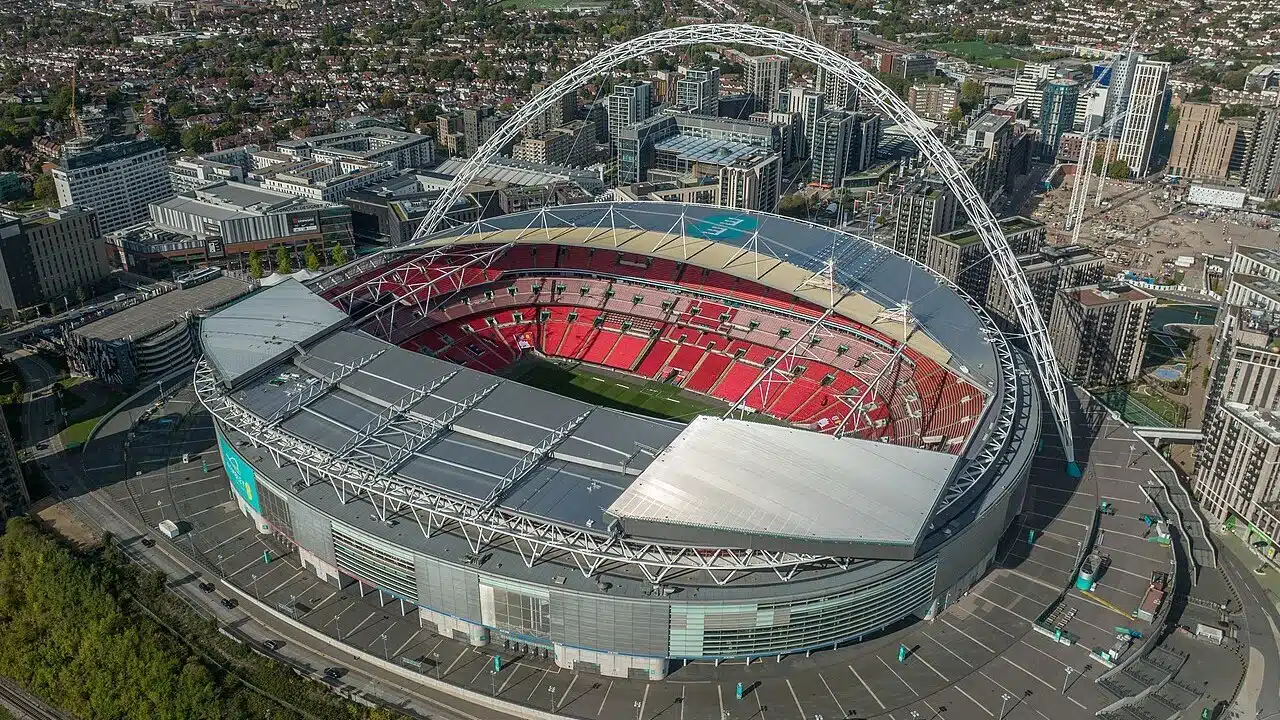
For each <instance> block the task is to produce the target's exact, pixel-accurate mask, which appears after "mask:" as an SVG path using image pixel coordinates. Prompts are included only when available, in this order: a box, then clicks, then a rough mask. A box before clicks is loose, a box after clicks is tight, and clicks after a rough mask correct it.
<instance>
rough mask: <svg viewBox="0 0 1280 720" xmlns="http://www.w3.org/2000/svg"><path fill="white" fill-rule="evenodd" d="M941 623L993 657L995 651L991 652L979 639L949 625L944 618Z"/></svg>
mask: <svg viewBox="0 0 1280 720" xmlns="http://www.w3.org/2000/svg"><path fill="white" fill-rule="evenodd" d="M942 622H943V623H944V624H946V626H947V627H949V628H951V629H952V630H955V631H956V632H958V633H960V634H961V635H963V636H965V637H967V638H969V639H970V640H972V641H974V642H975V643H977V644H978V645H979V646H980V647H981V648H982V649H984V650H986V651H987V652H989V653H991V654H992V655H994V654H995V652H996V651H995V650H992V649H991V648H990V647H989V646H988V645H987V644H986V643H984V642H982V641H981V640H979V639H977V638H975V637H974V636H972V635H970V634H969V633H967V632H965V631H964V630H961V629H960V628H958V627H956V626H955V625H952V624H951V622H950V621H948V620H947V619H946V618H945V617H944V618H942Z"/></svg>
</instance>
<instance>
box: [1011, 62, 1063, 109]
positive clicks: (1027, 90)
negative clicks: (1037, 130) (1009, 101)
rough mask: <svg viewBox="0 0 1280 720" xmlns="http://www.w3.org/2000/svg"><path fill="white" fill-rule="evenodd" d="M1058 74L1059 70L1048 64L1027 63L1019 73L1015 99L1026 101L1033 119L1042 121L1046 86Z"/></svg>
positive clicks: (1015, 85)
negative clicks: (1041, 112) (1042, 104)
mask: <svg viewBox="0 0 1280 720" xmlns="http://www.w3.org/2000/svg"><path fill="white" fill-rule="evenodd" d="M1057 74H1058V70H1057V68H1055V67H1054V66H1052V65H1050V64H1048V63H1027V64H1026V65H1023V66H1022V69H1021V70H1019V71H1018V78H1017V80H1016V81H1015V82H1014V85H1013V97H1014V98H1015V99H1021V100H1025V101H1026V103H1027V113H1028V114H1029V115H1030V116H1031V119H1033V120H1039V119H1040V105H1041V103H1043V102H1044V85H1045V83H1046V82H1048V81H1049V80H1052V79H1053V78H1054V77H1055V76H1057Z"/></svg>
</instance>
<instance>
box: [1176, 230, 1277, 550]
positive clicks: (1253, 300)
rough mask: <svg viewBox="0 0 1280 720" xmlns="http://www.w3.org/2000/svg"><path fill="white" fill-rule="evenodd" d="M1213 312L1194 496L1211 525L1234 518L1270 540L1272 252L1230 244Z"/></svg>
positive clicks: (1273, 372)
mask: <svg viewBox="0 0 1280 720" xmlns="http://www.w3.org/2000/svg"><path fill="white" fill-rule="evenodd" d="M1228 272H1229V276H1228V278H1227V291H1226V293H1225V298H1224V302H1223V305H1222V308H1221V310H1220V311H1219V312H1218V321H1217V331H1216V333H1215V336H1214V343H1213V350H1212V358H1211V366H1210V371H1209V387H1208V390H1207V392H1206V393H1205V412H1204V421H1203V423H1202V427H1203V429H1204V437H1205V439H1204V440H1203V441H1201V443H1200V446H1199V447H1198V448H1197V450H1196V470H1195V491H1196V494H1197V495H1198V496H1199V497H1200V502H1201V504H1202V505H1203V506H1204V508H1205V510H1206V511H1207V512H1208V513H1209V514H1210V515H1213V516H1214V517H1216V518H1217V519H1218V520H1219V521H1223V522H1231V521H1232V518H1233V517H1235V518H1241V519H1243V520H1244V521H1245V522H1246V523H1251V524H1253V525H1254V526H1256V527H1258V528H1262V529H1263V532H1265V533H1266V534H1267V535H1268V537H1269V538H1274V537H1276V532H1277V530H1278V529H1280V528H1277V525H1276V517H1277V515H1280V509H1278V508H1277V506H1276V504H1275V503H1276V501H1277V500H1280V491H1278V490H1277V487H1276V482H1275V480H1276V478H1275V469H1276V467H1278V466H1280V463H1277V458H1276V456H1275V449H1276V445H1277V444H1280V434H1277V432H1276V430H1275V429H1268V426H1269V425H1270V426H1274V425H1276V416H1275V413H1276V411H1277V410H1280V250H1274V249H1271V248H1255V247H1247V246H1237V247H1236V250H1235V252H1234V253H1233V254H1232V256H1231V265H1230V268H1229V271H1228Z"/></svg>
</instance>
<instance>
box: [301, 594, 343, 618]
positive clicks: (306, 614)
mask: <svg viewBox="0 0 1280 720" xmlns="http://www.w3.org/2000/svg"><path fill="white" fill-rule="evenodd" d="M337 594H338V591H337V590H334V591H333V592H331V593H329V596H328V597H326V598H325V599H323V600H321V601H320V602H319V603H316V605H315V607H313V608H311V609H310V610H308V611H306V612H305V613H303V614H302V617H306V616H308V615H310V614H311V613H313V612H315V611H317V610H319V609H320V608H322V607H324V604H325V603H327V602H329V601H330V600H332V599H333V596H334V595H337Z"/></svg>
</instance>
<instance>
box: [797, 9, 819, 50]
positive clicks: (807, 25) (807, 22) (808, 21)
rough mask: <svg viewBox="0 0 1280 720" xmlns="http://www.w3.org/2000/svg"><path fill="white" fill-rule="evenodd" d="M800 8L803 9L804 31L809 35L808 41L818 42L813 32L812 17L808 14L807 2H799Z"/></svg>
mask: <svg viewBox="0 0 1280 720" xmlns="http://www.w3.org/2000/svg"><path fill="white" fill-rule="evenodd" d="M800 7H802V8H804V29H805V32H807V33H809V39H810V40H812V41H814V42H818V36H817V35H816V34H814V32H813V16H812V15H810V14H809V0H800Z"/></svg>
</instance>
